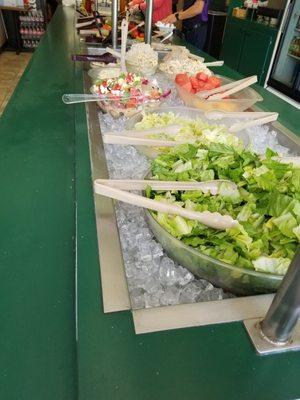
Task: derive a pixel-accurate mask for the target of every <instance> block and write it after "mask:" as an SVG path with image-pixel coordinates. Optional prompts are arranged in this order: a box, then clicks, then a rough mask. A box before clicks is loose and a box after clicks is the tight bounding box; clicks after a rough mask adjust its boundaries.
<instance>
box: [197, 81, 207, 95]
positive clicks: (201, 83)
mask: <svg viewBox="0 0 300 400" xmlns="http://www.w3.org/2000/svg"><path fill="white" fill-rule="evenodd" d="M204 85H205V82H203V81H199V80H198V92H199V91H200V90H203V86H204Z"/></svg>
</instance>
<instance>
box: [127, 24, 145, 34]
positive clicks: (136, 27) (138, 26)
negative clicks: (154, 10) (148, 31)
mask: <svg viewBox="0 0 300 400" xmlns="http://www.w3.org/2000/svg"><path fill="white" fill-rule="evenodd" d="M144 25H145V21H142V22H140V23H139V24H138V25H136V26H134V27H133V28H132V29H130V30H129V31H128V35H129V34H130V33H132V32H134V31H135V30H137V29H138V28H141V27H142V26H144Z"/></svg>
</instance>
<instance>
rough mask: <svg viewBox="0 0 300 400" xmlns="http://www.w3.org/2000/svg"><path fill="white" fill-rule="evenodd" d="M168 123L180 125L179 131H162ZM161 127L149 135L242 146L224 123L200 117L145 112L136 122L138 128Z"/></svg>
mask: <svg viewBox="0 0 300 400" xmlns="http://www.w3.org/2000/svg"><path fill="white" fill-rule="evenodd" d="M168 125H180V126H182V127H181V129H180V131H179V132H177V133H174V134H168V133H166V132H164V129H163V128H164V127H166V126H168ZM154 127H155V128H157V127H162V131H161V133H160V134H155V135H151V137H153V138H164V139H168V140H175V141H184V140H186V141H195V142H203V143H213V142H214V143H222V144H227V145H230V146H234V147H240V148H242V142H241V141H240V140H239V139H238V137H237V136H235V135H233V134H232V133H229V132H228V129H227V128H226V126H224V125H216V124H212V125H210V124H208V123H207V122H205V121H202V120H201V119H200V118H198V119H196V120H191V119H188V118H182V117H179V116H177V115H175V114H174V113H172V112H169V113H161V114H158V113H151V114H145V115H144V116H143V119H142V121H140V122H138V123H136V125H135V128H136V129H138V130H143V129H150V128H154Z"/></svg>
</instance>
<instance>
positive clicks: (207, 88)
mask: <svg viewBox="0 0 300 400" xmlns="http://www.w3.org/2000/svg"><path fill="white" fill-rule="evenodd" d="M211 89H214V86H213V85H212V84H211V83H209V82H206V83H204V85H203V88H202V90H211Z"/></svg>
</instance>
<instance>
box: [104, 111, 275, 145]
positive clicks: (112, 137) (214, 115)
mask: <svg viewBox="0 0 300 400" xmlns="http://www.w3.org/2000/svg"><path fill="white" fill-rule="evenodd" d="M205 117H206V118H207V119H218V118H246V119H250V121H246V122H237V123H234V124H233V125H231V127H229V128H228V131H229V132H231V133H237V132H240V131H242V130H244V129H247V128H250V127H253V126H259V125H262V124H266V123H268V122H272V121H276V120H277V118H278V114H277V113H267V112H237V113H235V112H232V113H222V112H220V111H212V112H207V113H205ZM181 129H182V126H181V125H168V126H161V127H158V128H150V129H145V130H142V131H139V130H127V131H123V132H121V134H116V133H115V132H113V131H110V132H106V133H104V134H102V138H103V142H104V143H106V144H122V145H132V146H150V147H174V146H178V145H180V144H189V143H190V144H193V143H195V142H197V138H196V137H195V138H193V139H190V140H162V139H149V136H151V135H155V134H161V133H163V134H167V135H169V136H175V135H176V134H177V133H178V132H179V131H180V130H181Z"/></svg>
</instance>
